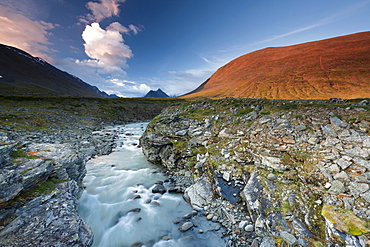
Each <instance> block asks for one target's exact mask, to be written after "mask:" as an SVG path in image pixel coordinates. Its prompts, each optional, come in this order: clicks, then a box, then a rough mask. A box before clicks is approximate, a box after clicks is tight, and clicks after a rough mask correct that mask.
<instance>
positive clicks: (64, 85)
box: [0, 44, 114, 98]
mask: <svg viewBox="0 0 370 247" xmlns="http://www.w3.org/2000/svg"><path fill="white" fill-rule="evenodd" d="M0 94H6V95H30V96H83V97H100V98H106V97H111V96H110V95H108V94H106V93H105V92H101V91H100V90H99V89H98V88H97V87H95V86H91V85H89V84H88V83H86V82H84V81H82V80H81V79H79V78H77V77H76V76H73V75H71V74H68V73H67V72H64V71H61V70H59V69H57V68H55V67H54V66H52V65H50V64H49V63H47V62H46V61H44V60H42V59H41V58H38V57H33V56H31V55H30V54H28V53H26V52H24V51H22V50H20V49H17V48H14V47H10V46H6V45H2V44H0ZM112 97H114V95H112Z"/></svg>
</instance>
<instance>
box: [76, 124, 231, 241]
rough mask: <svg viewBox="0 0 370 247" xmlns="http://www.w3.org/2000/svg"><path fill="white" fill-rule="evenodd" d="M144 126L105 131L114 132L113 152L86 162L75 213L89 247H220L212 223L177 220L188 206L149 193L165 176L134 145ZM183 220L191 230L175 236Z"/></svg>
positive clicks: (173, 198)
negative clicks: (89, 236)
mask: <svg viewBox="0 0 370 247" xmlns="http://www.w3.org/2000/svg"><path fill="white" fill-rule="evenodd" d="M145 127H146V123H136V124H128V125H125V126H116V127H113V128H112V129H111V130H110V131H115V132H117V133H118V134H119V138H118V140H117V147H116V148H115V150H114V152H112V153H111V154H109V155H105V156H100V157H97V158H94V159H92V160H90V161H89V162H88V163H87V170H88V172H87V175H86V177H85V179H84V185H85V186H86V189H85V191H84V192H83V194H82V196H81V198H80V201H79V213H80V215H81V216H82V217H83V218H84V220H85V221H86V223H87V224H89V225H90V227H91V228H92V230H93V233H94V245H93V246H96V247H97V246H99V247H114V246H119V247H126V246H127V247H131V246H145V247H152V246H154V247H157V246H184V247H185V246H192V247H196V246H202V247H204V246H212V247H214V246H225V245H226V241H227V239H226V238H222V233H223V232H222V231H223V229H222V228H220V226H219V224H218V223H213V222H211V221H207V220H206V219H205V218H204V217H203V216H202V215H201V214H200V213H198V215H197V216H194V217H193V218H191V219H187V220H186V219H183V218H182V216H184V215H186V214H189V213H190V212H192V208H191V207H190V205H189V204H188V203H186V202H185V201H184V200H183V198H182V195H181V194H176V193H168V192H166V193H164V194H160V193H152V188H153V187H154V186H155V183H156V182H157V181H166V179H167V178H166V177H165V176H164V175H163V174H162V173H161V172H160V167H158V166H156V165H153V164H151V163H150V162H148V161H147V160H146V158H145V156H144V155H143V154H142V152H141V149H140V148H139V147H138V144H139V138H140V136H141V135H142V133H143V132H144V130H145ZM163 185H164V186H165V187H167V186H169V184H168V183H166V182H164V183H163ZM186 221H191V222H192V223H193V224H194V226H195V227H194V228H192V229H191V230H189V231H186V232H180V231H179V230H178V228H179V226H180V225H181V224H182V223H183V222H186Z"/></svg>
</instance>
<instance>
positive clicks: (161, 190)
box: [152, 184, 167, 194]
mask: <svg viewBox="0 0 370 247" xmlns="http://www.w3.org/2000/svg"><path fill="white" fill-rule="evenodd" d="M152 192H153V193H160V194H164V193H166V192H167V190H166V188H165V187H164V186H163V185H162V184H156V185H155V186H154V187H153V188H152Z"/></svg>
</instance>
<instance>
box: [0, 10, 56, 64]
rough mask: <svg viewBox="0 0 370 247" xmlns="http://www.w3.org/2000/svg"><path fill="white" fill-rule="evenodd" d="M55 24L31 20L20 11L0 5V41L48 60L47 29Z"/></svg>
mask: <svg viewBox="0 0 370 247" xmlns="http://www.w3.org/2000/svg"><path fill="white" fill-rule="evenodd" d="M55 26H56V25H54V24H52V23H48V22H44V21H33V20H31V19H30V18H28V17H26V16H25V15H23V14H22V13H20V12H16V11H15V10H13V9H11V8H8V7H5V6H2V5H0V43H3V44H5V45H10V46H14V47H17V48H19V49H22V50H24V51H26V52H28V53H30V54H31V55H33V56H37V57H42V58H43V59H45V60H47V61H48V62H52V58H51V57H50V55H48V53H53V52H54V51H53V50H51V49H50V48H48V45H50V44H51V43H50V42H49V39H48V37H49V36H50V35H51V33H50V32H49V30H51V29H53V28H55Z"/></svg>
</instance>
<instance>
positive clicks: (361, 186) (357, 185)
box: [350, 182, 370, 193]
mask: <svg viewBox="0 0 370 247" xmlns="http://www.w3.org/2000/svg"><path fill="white" fill-rule="evenodd" d="M350 186H352V187H353V188H355V189H356V190H357V191H358V192H359V193H364V192H366V191H368V190H369V187H370V186H369V185H368V184H366V183H357V182H351V183H350Z"/></svg>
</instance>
